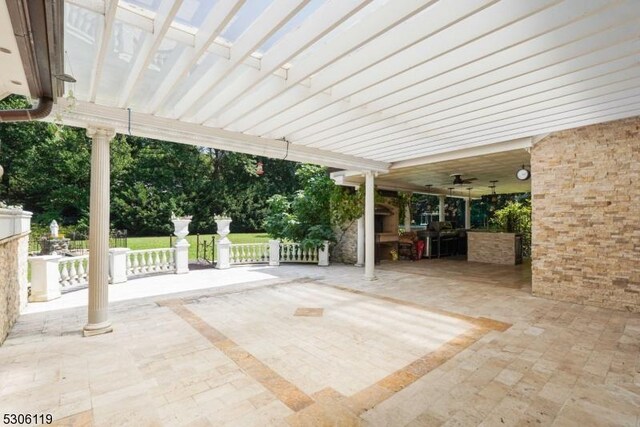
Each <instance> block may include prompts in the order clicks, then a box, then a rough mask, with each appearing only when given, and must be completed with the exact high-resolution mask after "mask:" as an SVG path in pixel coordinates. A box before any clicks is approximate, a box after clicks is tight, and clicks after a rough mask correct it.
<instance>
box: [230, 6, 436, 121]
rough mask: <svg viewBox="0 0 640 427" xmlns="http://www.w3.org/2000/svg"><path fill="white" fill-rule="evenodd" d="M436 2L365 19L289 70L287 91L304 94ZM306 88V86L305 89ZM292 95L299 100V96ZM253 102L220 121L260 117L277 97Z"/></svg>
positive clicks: (391, 9) (381, 10) (384, 9)
mask: <svg viewBox="0 0 640 427" xmlns="http://www.w3.org/2000/svg"><path fill="white" fill-rule="evenodd" d="M434 2H435V1H426V2H425V1H420V0H411V1H402V2H392V3H388V4H386V5H384V6H382V7H380V8H379V9H378V10H376V11H375V12H373V13H371V14H370V15H368V16H365V17H363V18H362V19H361V20H360V22H358V25H354V26H352V27H351V28H349V29H348V30H346V31H345V32H344V33H343V34H342V35H341V36H340V43H335V44H334V43H331V44H325V45H323V46H320V47H318V48H317V49H315V50H314V52H313V54H309V55H307V56H306V57H305V58H303V59H301V60H300V61H298V62H296V64H295V65H294V66H293V67H292V68H291V69H290V70H289V72H288V75H287V81H286V85H285V91H283V93H285V92H289V91H292V90H293V91H296V90H297V91H298V92H299V91H300V90H298V89H299V85H300V83H302V82H304V81H305V80H307V79H308V78H309V77H310V76H312V75H314V74H316V73H318V72H319V71H320V70H322V69H324V68H326V67H328V66H329V65H331V64H332V63H334V62H335V61H338V60H339V59H341V58H344V57H345V56H346V55H348V54H350V53H351V52H353V51H355V50H356V49H358V48H360V47H362V46H365V45H366V44H367V43H368V42H371V41H372V40H373V39H375V38H376V37H377V36H379V35H381V34H384V33H385V32H387V31H389V30H390V29H392V28H394V27H396V26H397V25H399V24H401V23H403V22H405V21H406V20H407V19H410V18H411V17H412V16H414V15H416V14H417V13H419V12H421V11H423V10H425V9H426V8H428V7H429V6H431V5H432V4H433V3H434ZM305 88H306V87H305ZM292 96H293V97H294V98H297V96H296V94H295V93H293V94H292ZM249 98H250V99H248V100H247V102H246V103H243V104H242V106H239V105H234V106H232V107H230V108H229V109H227V111H225V112H224V113H223V114H221V115H220V117H219V118H218V122H219V124H220V126H221V127H228V126H230V125H232V124H234V126H233V127H234V128H237V127H238V126H237V125H235V122H236V121H237V120H238V119H242V118H244V117H251V116H252V114H257V113H256V112H257V110H258V109H259V108H261V107H262V106H264V105H265V104H266V103H268V102H269V101H271V100H272V99H273V97H264V96H263V97H257V96H249Z"/></svg>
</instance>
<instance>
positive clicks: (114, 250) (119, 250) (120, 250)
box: [109, 248, 131, 254]
mask: <svg viewBox="0 0 640 427" xmlns="http://www.w3.org/2000/svg"><path fill="white" fill-rule="evenodd" d="M130 250H131V249H129V248H111V249H109V252H111V253H112V254H123V253H125V252H129V251H130Z"/></svg>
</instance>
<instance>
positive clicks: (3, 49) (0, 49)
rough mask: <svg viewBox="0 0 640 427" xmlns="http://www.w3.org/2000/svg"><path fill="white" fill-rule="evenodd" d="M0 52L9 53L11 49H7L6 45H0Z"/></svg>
mask: <svg viewBox="0 0 640 427" xmlns="http://www.w3.org/2000/svg"><path fill="white" fill-rule="evenodd" d="M0 52H2V53H11V51H10V50H9V49H7V48H6V47H0Z"/></svg>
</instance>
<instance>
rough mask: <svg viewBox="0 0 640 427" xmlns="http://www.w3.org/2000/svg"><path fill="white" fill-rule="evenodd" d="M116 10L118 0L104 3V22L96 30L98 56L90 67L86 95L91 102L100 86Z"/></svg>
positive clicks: (93, 100)
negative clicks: (89, 81)
mask: <svg viewBox="0 0 640 427" xmlns="http://www.w3.org/2000/svg"><path fill="white" fill-rule="evenodd" d="M117 10H118V0H111V1H110V2H109V3H105V14H104V22H103V26H102V28H100V29H99V30H98V37H97V39H96V42H97V44H99V45H100V47H99V48H98V54H97V55H96V58H95V62H94V63H93V66H92V67H91V83H90V84H89V94H88V99H89V101H91V102H95V101H96V95H97V91H98V85H99V84H100V77H101V76H102V71H103V64H104V59H105V57H106V56H107V50H108V48H109V41H110V40H111V34H112V33H113V21H114V20H115V17H116V11H117Z"/></svg>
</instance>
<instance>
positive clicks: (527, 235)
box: [491, 201, 531, 256]
mask: <svg viewBox="0 0 640 427" xmlns="http://www.w3.org/2000/svg"><path fill="white" fill-rule="evenodd" d="M491 224H492V226H494V227H495V228H497V229H498V230H500V231H505V232H508V233H522V237H523V241H522V248H523V252H524V255H525V256H528V255H529V254H530V253H531V205H529V204H526V203H521V202H517V201H510V202H508V203H507V204H506V205H505V206H504V207H503V208H502V209H499V210H497V211H495V212H494V215H493V218H492V219H491Z"/></svg>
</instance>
